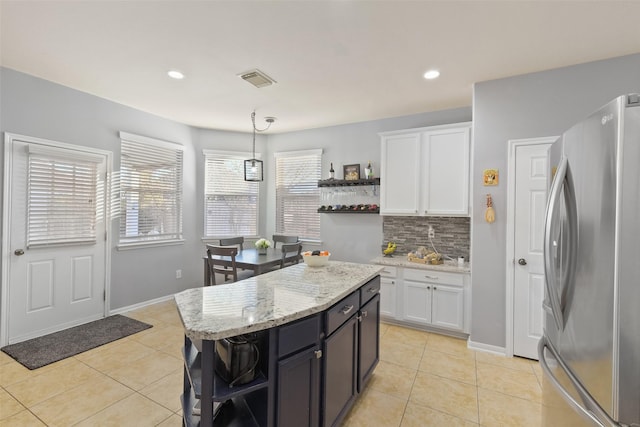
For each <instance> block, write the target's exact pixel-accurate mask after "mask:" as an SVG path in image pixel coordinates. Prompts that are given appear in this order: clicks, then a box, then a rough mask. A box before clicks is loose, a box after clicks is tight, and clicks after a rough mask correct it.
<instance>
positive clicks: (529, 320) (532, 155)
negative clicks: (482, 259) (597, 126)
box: [513, 144, 549, 359]
mask: <svg viewBox="0 0 640 427" xmlns="http://www.w3.org/2000/svg"><path fill="white" fill-rule="evenodd" d="M548 147H549V144H533V145H520V146H517V147H516V148H515V171H514V172H515V209H514V263H513V268H514V271H513V278H514V284H513V354H514V355H517V356H523V357H527V358H530V359H537V358H538V351H537V346H538V341H539V340H540V337H541V336H542V326H543V323H542V322H543V321H542V319H543V309H542V299H543V297H544V267H543V253H542V240H543V234H544V215H545V209H546V204H547V169H548V157H547V150H548Z"/></svg>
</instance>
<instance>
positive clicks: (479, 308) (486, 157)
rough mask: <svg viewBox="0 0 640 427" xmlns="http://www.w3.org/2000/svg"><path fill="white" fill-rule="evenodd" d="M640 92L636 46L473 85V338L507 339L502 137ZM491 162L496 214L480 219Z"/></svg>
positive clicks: (553, 129)
mask: <svg viewBox="0 0 640 427" xmlns="http://www.w3.org/2000/svg"><path fill="white" fill-rule="evenodd" d="M628 92H640V54H635V55H630V56H625V57H619V58H614V59H610V60H605V61H597V62H592V63H587V64H582V65H577V66H572V67H566V68H560V69H555V70H550V71H544V72H540V73H534V74H527V75H523V76H517V77H512V78H507V79H501V80H494V81H488V82H482V83H476V84H475V85H474V96H473V135H474V136H473V137H474V151H473V165H474V167H473V174H472V177H473V181H472V182H473V205H474V206H475V207H476V209H474V212H473V218H472V226H471V230H472V234H471V242H472V247H471V256H472V257H473V268H472V282H473V285H472V286H473V303H472V313H473V314H472V321H471V340H472V341H474V342H477V343H484V344H490V345H495V346H499V347H504V346H505V342H506V341H505V340H506V337H505V333H506V332H505V328H506V318H505V304H506V301H505V288H506V283H505V280H506V264H505V263H506V260H505V257H506V240H505V239H506V222H505V216H506V206H507V201H506V190H507V186H506V183H507V141H508V140H510V139H519V138H534V137H544V136H553V135H559V134H561V133H562V132H563V131H564V130H566V129H567V128H568V127H570V126H571V125H573V124H574V123H575V122H577V121H579V120H581V119H582V118H583V117H585V116H587V115H588V114H590V113H591V112H593V111H595V110H596V109H597V108H599V107H600V106H601V105H604V104H605V103H607V102H608V101H610V100H612V99H613V98H615V97H617V96H619V95H622V94H625V93H628ZM489 168H497V169H499V171H500V184H499V185H498V186H497V187H491V194H492V196H493V204H494V208H495V209H496V222H495V223H493V224H487V223H486V222H485V221H484V209H483V207H484V206H485V194H486V193H487V191H486V189H487V187H484V186H483V185H482V171H483V169H489Z"/></svg>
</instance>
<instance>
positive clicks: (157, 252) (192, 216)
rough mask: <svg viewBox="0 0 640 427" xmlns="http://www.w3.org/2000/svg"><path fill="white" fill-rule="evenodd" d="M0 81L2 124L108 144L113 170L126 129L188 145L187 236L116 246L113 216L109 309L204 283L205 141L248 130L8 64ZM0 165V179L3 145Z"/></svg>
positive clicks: (247, 145) (213, 144) (225, 143)
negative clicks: (204, 122)
mask: <svg viewBox="0 0 640 427" xmlns="http://www.w3.org/2000/svg"><path fill="white" fill-rule="evenodd" d="M0 87H1V88H2V91H1V92H0V116H1V117H2V122H1V126H2V127H1V128H0V130H1V131H2V132H11V133H17V134H22V135H27V136H33V137H39V138H44V139H49V140H54V141H60V142H65V143H69V144H76V145H82V146H87V147H93V148H97V149H102V150H108V151H111V152H112V153H113V160H114V165H113V166H114V171H118V170H119V168H120V140H119V138H118V132H119V131H121V130H122V131H126V132H131V133H135V134H139V135H144V136H149V137H153V138H158V139H163V140H167V141H173V142H177V143H180V144H182V145H184V146H185V156H184V161H185V168H184V170H185V172H184V223H183V224H184V239H185V243H184V245H178V246H164V247H156V248H139V249H132V250H126V251H118V250H117V249H116V248H115V246H116V244H117V242H118V218H115V219H114V220H113V221H112V223H111V238H112V248H111V256H112V259H111V260H112V264H111V301H110V305H111V309H117V308H120V307H126V306H129V305H133V304H136V303H140V302H144V301H147V300H151V299H155V298H159V297H163V296H166V295H170V294H173V293H175V292H178V291H181V290H184V289H187V288H191V287H194V286H200V285H201V284H202V261H201V260H200V258H199V257H200V256H201V255H200V254H202V253H203V243H202V241H201V235H202V229H203V225H202V224H203V216H202V206H203V197H201V194H202V180H201V179H199V177H200V176H201V174H202V165H203V161H202V159H203V158H202V148H203V146H206V148H220V149H222V148H224V149H230V148H233V149H238V150H241V149H242V150H251V139H250V135H249V136H247V135H242V134H237V133H231V132H209V133H207V134H206V135H204V136H203V135H202V134H201V132H200V131H198V130H196V129H193V128H191V127H189V126H185V125H183V124H179V123H175V122H173V121H170V120H166V119H163V118H160V117H157V116H154V115H151V114H147V113H144V112H141V111H138V110H135V109H133V108H129V107H126V106H123V105H121V104H117V103H114V102H111V101H107V100H105V99H101V98H98V97H95V96H92V95H89V94H87V93H83V92H79V91H76V90H73V89H70V88H68V87H64V86H61V85H57V84H54V83H51V82H48V81H45V80H42V79H38V78H35V77H32V76H29V75H26V74H23V73H19V72H16V71H13V70H10V69H6V68H0ZM247 121H248V122H249V116H247ZM241 136H244V137H245V138H241ZM199 138H201V139H202V141H198V139H199ZM245 140H246V142H245ZM194 141H198V143H197V144H196V143H194ZM3 144H4V140H3ZM0 165H2V166H1V167H2V174H0V180H2V179H3V176H4V150H2V151H1V152H0ZM190 165H194V166H196V167H192V166H190ZM3 256H4V255H3ZM178 269H181V270H182V272H183V275H182V279H176V278H175V276H176V273H175V271H176V270H178Z"/></svg>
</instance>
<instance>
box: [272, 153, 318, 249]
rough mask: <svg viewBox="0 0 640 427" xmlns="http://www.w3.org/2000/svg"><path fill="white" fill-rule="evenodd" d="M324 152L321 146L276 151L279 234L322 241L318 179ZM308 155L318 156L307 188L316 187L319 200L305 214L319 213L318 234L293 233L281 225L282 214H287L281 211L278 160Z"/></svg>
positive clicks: (276, 205)
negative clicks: (313, 174) (315, 167)
mask: <svg viewBox="0 0 640 427" xmlns="http://www.w3.org/2000/svg"><path fill="white" fill-rule="evenodd" d="M322 154H323V150H322V149H321V148H317V149H310V150H298V151H282V152H277V153H274V159H275V167H274V175H275V185H274V187H275V196H274V199H275V210H276V212H275V230H276V233H277V234H287V233H288V234H298V236H299V238H300V240H302V241H305V242H314V243H316V242H321V241H322V230H321V222H320V214H319V213H318V210H317V209H318V207H319V206H320V189H319V188H318V186H317V183H318V181H319V180H320V179H321V178H322ZM308 156H317V160H316V161H317V169H316V170H314V171H311V172H313V173H315V176H313V177H312V178H311V181H310V182H311V185H310V186H309V185H308V184H307V186H306V187H307V188H315V190H316V196H317V201H316V203H315V204H314V206H313V207H309V211H308V212H306V213H305V215H314V217H315V216H316V215H317V217H315V218H316V224H317V229H318V235H317V236H315V235H301V234H300V233H291V232H288V231H287V230H284V229H282V228H281V226H282V225H283V224H281V223H282V222H283V220H282V219H281V217H280V215H287V214H284V213H282V212H279V210H280V199H279V194H278V193H279V187H280V185H279V182H278V181H279V177H280V174H279V171H278V161H279V159H285V158H296V157H308Z"/></svg>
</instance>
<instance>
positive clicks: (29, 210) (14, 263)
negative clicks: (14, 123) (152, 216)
mask: <svg viewBox="0 0 640 427" xmlns="http://www.w3.org/2000/svg"><path fill="white" fill-rule="evenodd" d="M5 145H6V149H5V155H6V156H7V158H6V159H5V170H7V168H8V169H9V172H10V173H7V174H5V177H8V179H7V180H8V181H9V182H6V183H5V184H8V185H7V186H5V189H6V193H5V195H4V201H5V203H6V208H5V212H8V217H7V216H5V217H4V221H7V223H6V224H4V230H6V232H7V236H6V239H5V243H4V249H5V251H4V253H5V254H6V258H7V259H6V261H5V264H4V265H5V266H6V267H7V270H8V271H7V273H6V274H5V275H4V276H3V279H4V280H3V283H2V291H3V314H2V316H3V317H2V321H3V323H4V324H5V325H7V326H4V327H3V331H2V332H3V335H4V336H3V341H5V343H6V342H8V343H15V342H20V341H24V340H26V339H30V338H33V337H36V336H40V335H44V334H47V333H50V332H55V331H58V330H62V329H66V328H68V327H71V326H76V325H79V324H82V323H86V322H88V321H91V320H96V319H100V318H102V317H104V316H105V314H106V309H107V307H106V303H105V295H106V274H105V272H106V264H107V249H108V246H107V239H106V236H107V233H106V231H107V230H106V227H107V218H106V216H107V215H108V212H107V209H106V207H107V203H106V198H107V191H106V190H107V188H106V172H107V165H108V164H109V162H110V158H109V156H108V154H106V153H105V152H98V153H96V152H95V151H94V152H90V151H88V150H86V149H84V148H82V147H75V146H71V145H68V144H62V143H54V142H52V141H46V140H41V139H36V138H30V137H23V136H18V135H11V134H6V135H5ZM4 301H7V302H8V304H7V303H5V302H4Z"/></svg>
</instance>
